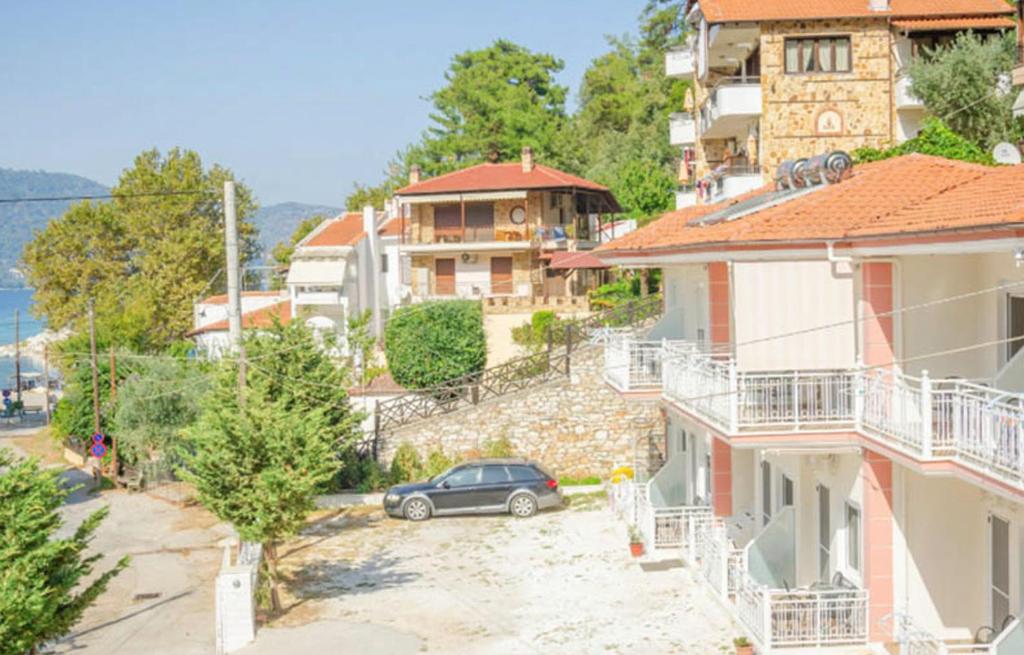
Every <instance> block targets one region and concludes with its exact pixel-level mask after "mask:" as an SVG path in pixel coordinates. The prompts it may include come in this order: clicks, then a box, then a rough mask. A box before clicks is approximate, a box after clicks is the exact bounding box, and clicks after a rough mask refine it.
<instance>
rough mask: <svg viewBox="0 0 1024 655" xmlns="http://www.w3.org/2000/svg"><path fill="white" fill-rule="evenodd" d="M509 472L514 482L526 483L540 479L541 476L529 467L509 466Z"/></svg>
mask: <svg viewBox="0 0 1024 655" xmlns="http://www.w3.org/2000/svg"><path fill="white" fill-rule="evenodd" d="M508 472H509V475H511V476H512V481H513V482H526V481H527V480H536V479H537V478H539V477H540V474H538V473H537V471H535V470H533V469H532V468H530V467H529V466H509V467H508Z"/></svg>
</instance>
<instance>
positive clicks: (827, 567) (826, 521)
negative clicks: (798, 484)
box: [818, 484, 832, 581]
mask: <svg viewBox="0 0 1024 655" xmlns="http://www.w3.org/2000/svg"><path fill="white" fill-rule="evenodd" d="M831 497H832V494H831V493H830V492H829V489H828V487H826V486H825V485H823V484H820V485H818V579H819V580H822V581H827V580H829V578H830V577H831V575H832V566H831V564H832V509H831V505H830V503H831V502H832V501H831Z"/></svg>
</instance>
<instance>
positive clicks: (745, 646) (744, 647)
mask: <svg viewBox="0 0 1024 655" xmlns="http://www.w3.org/2000/svg"><path fill="white" fill-rule="evenodd" d="M732 645H733V646H735V647H736V655H754V646H753V644H751V643H750V641H749V640H748V639H747V638H746V637H736V638H735V639H733V640H732Z"/></svg>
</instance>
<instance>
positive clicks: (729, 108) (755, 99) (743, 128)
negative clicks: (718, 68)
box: [700, 76, 761, 139]
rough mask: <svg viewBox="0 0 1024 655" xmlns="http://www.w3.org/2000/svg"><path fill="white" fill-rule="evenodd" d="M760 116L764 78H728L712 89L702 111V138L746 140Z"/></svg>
mask: <svg viewBox="0 0 1024 655" xmlns="http://www.w3.org/2000/svg"><path fill="white" fill-rule="evenodd" d="M760 116H761V80H760V78H758V77H751V76H747V77H727V78H725V79H723V80H722V81H721V82H719V83H718V84H717V85H716V86H715V87H714V88H713V89H712V90H711V94H710V95H709V96H708V99H707V100H706V101H705V102H704V106H703V107H702V108H701V110H700V131H701V137H702V138H704V139H728V138H734V137H743V138H746V136H747V128H748V126H749V125H750V124H751V123H752V122H754V121H756V120H758V119H759V118H760Z"/></svg>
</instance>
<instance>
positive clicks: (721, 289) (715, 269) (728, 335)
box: [708, 262, 732, 346]
mask: <svg viewBox="0 0 1024 655" xmlns="http://www.w3.org/2000/svg"><path fill="white" fill-rule="evenodd" d="M708 304H709V305H710V307H709V310H710V316H711V345H713V346H724V345H728V344H729V343H730V342H731V341H732V330H731V329H730V326H729V265H728V264H726V263H725V262H712V263H710V264H708Z"/></svg>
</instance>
